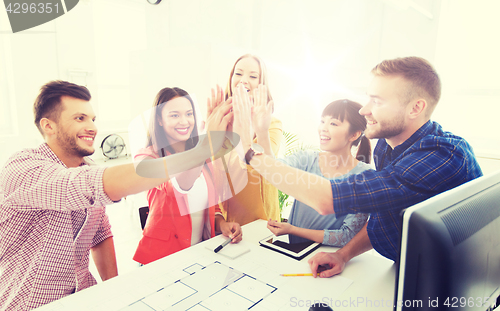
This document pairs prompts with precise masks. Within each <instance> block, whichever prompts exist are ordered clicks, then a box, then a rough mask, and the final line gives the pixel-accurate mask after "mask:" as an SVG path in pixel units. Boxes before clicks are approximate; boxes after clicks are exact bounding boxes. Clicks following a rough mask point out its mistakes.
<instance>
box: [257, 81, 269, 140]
mask: <svg viewBox="0 0 500 311" xmlns="http://www.w3.org/2000/svg"><path fill="white" fill-rule="evenodd" d="M267 99H268V97H267V87H266V86H265V85H263V84H261V85H259V87H258V88H256V89H254V90H253V103H254V105H253V107H252V125H253V129H254V131H255V133H257V135H266V133H267V132H268V131H269V126H270V125H271V118H272V117H271V115H272V112H273V106H274V102H273V101H272V100H271V101H269V102H268V101H267Z"/></svg>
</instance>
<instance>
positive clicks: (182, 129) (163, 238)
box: [134, 88, 242, 264]
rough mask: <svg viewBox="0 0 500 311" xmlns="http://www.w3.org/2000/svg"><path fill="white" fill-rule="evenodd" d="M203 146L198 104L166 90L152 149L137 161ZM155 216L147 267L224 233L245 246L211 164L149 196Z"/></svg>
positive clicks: (145, 247) (145, 250) (145, 240)
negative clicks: (225, 212) (224, 207)
mask: <svg viewBox="0 0 500 311" xmlns="http://www.w3.org/2000/svg"><path fill="white" fill-rule="evenodd" d="M197 143H198V128H197V122H196V115H195V109H194V105H193V101H192V99H191V97H190V96H189V94H188V93H187V92H186V91H184V90H182V89H180V88H164V89H162V90H161V91H160V92H159V93H158V94H157V96H156V99H155V102H154V105H153V109H152V114H151V120H150V129H149V134H148V143H147V147H146V148H144V149H141V150H140V151H139V153H138V154H137V155H136V156H135V159H136V160H137V159H141V160H142V159H147V158H158V157H163V156H166V155H169V154H173V153H177V152H183V151H186V150H189V149H191V148H193V147H194V146H196V144H197ZM147 198H148V202H149V215H148V219H147V221H146V226H145V227H144V231H143V237H142V239H141V240H140V242H139V245H138V247H137V250H136V252H135V255H134V260H135V261H137V262H140V263H142V264H147V263H150V262H152V261H155V260H157V259H160V258H162V257H165V256H168V255H170V254H172V253H175V252H177V251H180V250H182V249H185V248H187V247H189V246H191V245H194V244H196V243H198V242H200V241H203V240H205V239H208V238H211V237H213V236H215V232H221V233H222V234H223V235H224V236H228V237H231V238H232V243H237V242H239V241H241V237H242V234H241V228H240V225H239V224H238V223H234V222H226V221H225V219H224V217H223V216H222V214H221V211H220V208H219V203H218V195H217V192H216V189H215V187H214V181H213V172H212V167H211V164H210V163H209V162H208V160H207V162H206V163H205V164H204V165H203V166H200V167H197V168H193V169H191V170H189V171H186V172H183V173H181V174H178V175H176V176H175V177H172V178H171V179H170V180H169V181H168V182H166V183H164V184H162V185H160V186H157V187H155V188H153V189H151V190H149V191H148V195H147Z"/></svg>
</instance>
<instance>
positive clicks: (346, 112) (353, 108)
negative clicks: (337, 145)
mask: <svg viewBox="0 0 500 311" xmlns="http://www.w3.org/2000/svg"><path fill="white" fill-rule="evenodd" d="M362 107H363V106H362V105H361V104H359V103H357V102H353V101H351V100H348V99H340V100H336V101H334V102H331V103H330V104H328V106H326V108H325V109H324V110H323V113H322V114H321V116H322V117H324V116H331V117H332V118H335V119H338V120H340V121H342V122H344V120H347V122H349V134H354V133H356V132H358V131H360V132H361V135H359V137H358V138H357V139H356V140H355V141H353V143H352V146H358V145H359V147H358V152H357V153H356V160H358V161H362V162H365V163H370V161H371V155H372V149H371V145H370V140H369V139H368V138H366V137H365V135H364V131H365V129H366V119H365V117H363V116H362V115H360V114H359V110H360V109H361V108H362Z"/></svg>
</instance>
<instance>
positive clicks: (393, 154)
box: [374, 121, 434, 170]
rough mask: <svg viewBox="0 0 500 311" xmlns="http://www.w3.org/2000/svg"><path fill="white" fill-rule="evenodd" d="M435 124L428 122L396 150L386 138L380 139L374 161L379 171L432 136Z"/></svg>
mask: <svg viewBox="0 0 500 311" xmlns="http://www.w3.org/2000/svg"><path fill="white" fill-rule="evenodd" d="M433 124H434V122H431V121H427V122H426V123H425V124H424V125H422V126H421V127H420V128H419V129H418V130H417V131H416V132H415V133H413V135H411V136H410V138H408V139H407V140H405V141H404V142H403V143H402V144H401V145H398V146H396V148H394V149H392V148H391V146H389V144H388V143H387V141H386V140H385V138H383V139H379V140H378V142H377V146H376V147H375V150H374V155H375V157H374V161H375V167H376V168H377V170H381V169H382V168H384V167H385V166H387V164H389V163H390V162H392V160H393V159H396V158H397V157H399V156H400V155H401V154H403V152H405V151H406V150H407V149H408V148H410V147H411V146H412V145H413V144H414V143H415V142H417V141H418V140H420V139H421V138H422V137H424V136H426V135H428V134H430V133H431V132H432V131H433V128H434V126H433Z"/></svg>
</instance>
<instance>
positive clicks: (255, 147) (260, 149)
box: [252, 143, 264, 153]
mask: <svg viewBox="0 0 500 311" xmlns="http://www.w3.org/2000/svg"><path fill="white" fill-rule="evenodd" d="M252 149H253V150H255V152H257V153H264V148H263V147H262V146H261V145H259V144H256V143H253V144H252Z"/></svg>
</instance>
